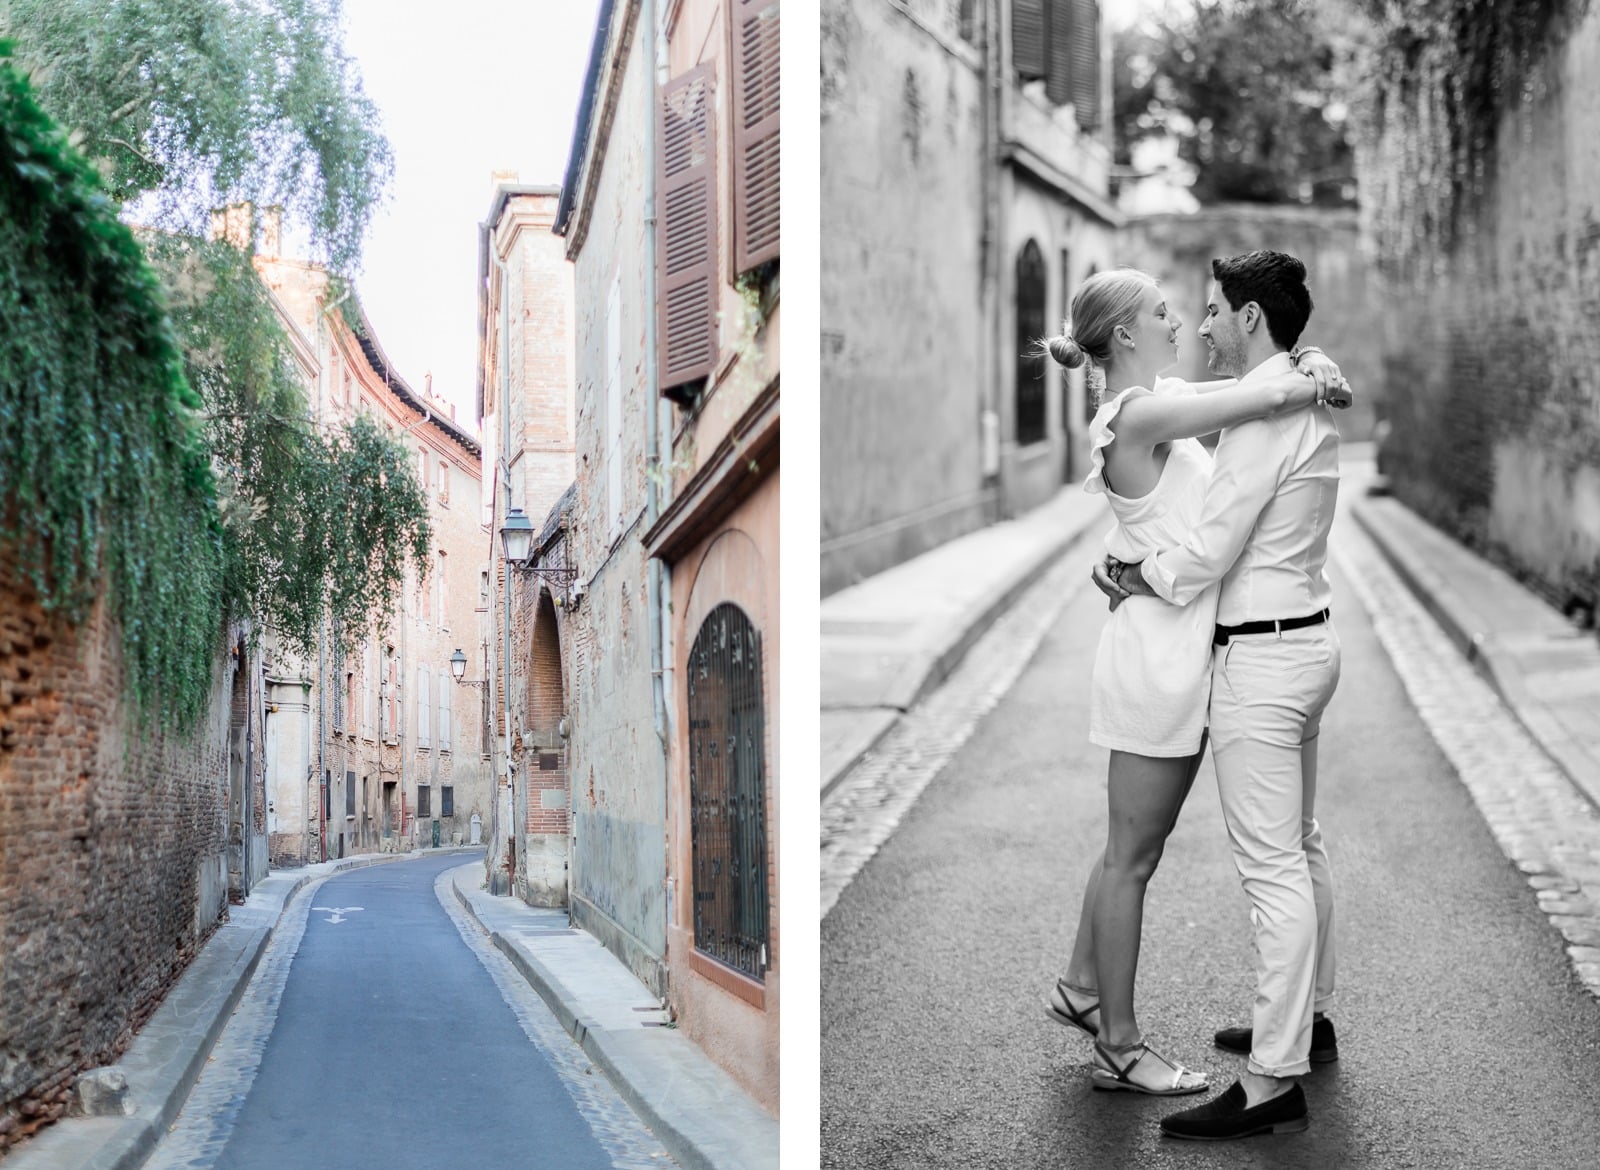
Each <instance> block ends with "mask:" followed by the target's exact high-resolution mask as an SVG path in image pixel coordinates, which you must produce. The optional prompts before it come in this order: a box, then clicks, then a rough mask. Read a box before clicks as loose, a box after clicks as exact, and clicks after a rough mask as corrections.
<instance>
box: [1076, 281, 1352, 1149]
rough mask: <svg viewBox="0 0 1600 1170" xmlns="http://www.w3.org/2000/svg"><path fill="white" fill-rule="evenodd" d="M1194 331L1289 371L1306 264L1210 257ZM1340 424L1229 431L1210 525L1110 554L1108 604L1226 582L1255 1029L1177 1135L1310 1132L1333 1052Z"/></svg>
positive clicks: (1214, 686)
mask: <svg viewBox="0 0 1600 1170" xmlns="http://www.w3.org/2000/svg"><path fill="white" fill-rule="evenodd" d="M1211 271H1212V275H1213V276H1214V277H1215V279H1214V280H1213V281H1212V284H1211V291H1210V297H1209V300H1210V303H1209V304H1208V305H1207V306H1206V319H1205V321H1204V322H1203V323H1202V324H1201V326H1200V331H1199V332H1200V336H1201V337H1202V338H1204V339H1205V341H1206V344H1207V345H1208V346H1209V347H1210V357H1209V359H1208V364H1209V366H1210V368H1211V369H1212V371H1213V372H1215V373H1216V374H1218V375H1219V376H1235V377H1241V378H1242V377H1254V376H1257V375H1262V374H1274V373H1280V372H1288V371H1289V370H1291V369H1293V368H1294V363H1293V358H1292V356H1291V354H1289V353H1288V352H1286V351H1287V350H1288V349H1289V348H1290V347H1291V346H1293V345H1294V344H1295V343H1296V342H1297V341H1299V339H1300V333H1301V330H1303V329H1304V328H1305V324H1306V320H1307V318H1309V317H1310V315H1311V294H1310V292H1309V291H1307V289H1306V285H1305V275H1306V270H1305V265H1303V264H1302V263H1300V261H1299V260H1297V259H1295V258H1294V257H1293V256H1287V255H1284V254H1283V253H1282V252H1268V251H1260V252H1251V253H1249V254H1248V255H1244V256H1234V257H1231V258H1228V259H1221V260H1213V261H1212V263H1211ZM1338 490H1339V432H1338V431H1337V429H1336V428H1335V427H1334V425H1333V418H1332V416H1331V414H1330V413H1329V411H1328V410H1327V409H1325V408H1324V407H1321V406H1309V407H1305V408H1303V409H1301V410H1297V411H1290V412H1287V413H1283V414H1279V415H1275V416H1272V417H1268V418H1262V419H1256V420H1252V421H1249V422H1243V423H1239V424H1237V425H1236V426H1232V427H1229V428H1227V429H1226V430H1224V431H1223V432H1222V436H1221V439H1220V441H1219V442H1218V443H1217V450H1216V456H1215V464H1214V467H1213V470H1212V476H1211V482H1210V485H1209V487H1208V488H1207V491H1206V501H1205V509H1204V511H1203V512H1202V514H1201V518H1200V522H1199V524H1198V525H1197V526H1196V528H1195V529H1194V531H1193V532H1192V533H1191V534H1190V536H1189V539H1188V540H1187V541H1186V542H1185V543H1184V544H1183V545H1182V546H1180V547H1177V548H1171V549H1166V550H1164V551H1162V552H1159V553H1154V554H1152V555H1151V556H1150V557H1148V558H1146V559H1145V561H1144V562H1143V563H1142V564H1134V565H1124V564H1122V563H1121V562H1112V563H1111V564H1110V565H1108V566H1100V567H1098V568H1097V569H1096V570H1095V582H1096V584H1097V585H1099V586H1100V588H1101V589H1102V590H1104V591H1105V592H1106V593H1107V594H1109V595H1110V596H1111V598H1112V607H1113V608H1115V607H1116V605H1117V604H1119V603H1120V601H1121V599H1122V598H1123V597H1125V596H1127V595H1128V594H1129V593H1154V594H1155V595H1156V596H1158V597H1161V598H1163V599H1164V600H1166V601H1169V602H1172V603H1174V604H1177V605H1186V604H1188V603H1189V602H1191V601H1193V600H1194V599H1195V597H1196V596H1198V595H1199V594H1200V593H1201V592H1202V591H1203V590H1204V589H1206V588H1207V587H1208V586H1209V585H1211V584H1212V583H1213V582H1216V581H1221V583H1222V585H1221V593H1220V596H1219V599H1218V604H1217V629H1216V636H1215V638H1214V639H1213V641H1214V646H1213V653H1212V665H1211V710H1210V721H1211V754H1212V759H1213V760H1214V762H1215V764H1216V769H1217V789H1218V792H1219V793H1220V795H1221V798H1222V810H1223V816H1224V819H1225V820H1226V821H1227V825H1228V836H1229V838H1230V839H1231V840H1232V842H1233V857H1234V864H1235V866H1236V867H1237V868H1238V871H1239V879H1240V881H1241V883H1242V884H1243V886H1244V890H1245V893H1246V895H1247V896H1248V897H1249V899H1250V905H1251V915H1250V916H1251V920H1252V922H1253V923H1254V925H1255V946H1256V1002H1255V1013H1254V1019H1253V1021H1252V1027H1250V1028H1225V1029H1223V1030H1222V1031H1220V1032H1218V1033H1217V1036H1216V1041H1217V1044H1218V1046H1220V1047H1222V1048H1228V1049H1232V1050H1234V1051H1239V1052H1248V1053H1249V1054H1250V1061H1249V1064H1248V1066H1247V1068H1246V1071H1245V1072H1244V1073H1242V1074H1241V1075H1240V1078H1239V1080H1238V1081H1236V1082H1235V1083H1234V1084H1233V1085H1232V1086H1230V1087H1229V1088H1228V1090H1227V1091H1226V1092H1224V1093H1223V1094H1222V1095H1221V1096H1220V1097H1217V1098H1214V1099H1213V1100H1211V1101H1208V1102H1206V1103H1205V1104H1203V1105H1200V1106H1197V1107H1196V1108H1194V1109H1188V1110H1185V1111H1184V1112H1182V1113H1176V1114H1173V1115H1172V1116H1170V1117H1167V1118H1165V1119H1163V1121H1162V1122H1161V1129H1162V1132H1164V1133H1167V1134H1170V1135H1172V1136H1173V1137H1181V1138H1194V1139H1202V1140H1220V1139H1225V1138H1235V1137H1245V1136H1248V1135H1249V1134H1253V1133H1284V1132H1290V1131H1298V1130H1303V1129H1305V1128H1306V1126H1307V1125H1308V1124H1309V1121H1308V1117H1307V1111H1306V1100H1305V1094H1304V1092H1303V1091H1302V1090H1301V1088H1300V1083H1299V1081H1298V1080H1297V1079H1296V1078H1298V1077H1299V1076H1301V1075H1302V1074H1304V1073H1306V1072H1309V1071H1310V1067H1311V1065H1310V1062H1311V1061H1312V1060H1316V1061H1318V1062H1323V1061H1330V1060H1336V1059H1338V1047H1337V1044H1336V1042H1335V1039H1334V1035H1333V1022H1332V1021H1331V1020H1329V1019H1327V1017H1326V1016H1324V1015H1323V1012H1324V1011H1325V1010H1326V1008H1327V1007H1328V1005H1329V1003H1330V1001H1331V999H1332V996H1333V975H1334V955H1333V879H1332V874H1331V872H1330V871H1329V868H1328V856H1327V853H1326V852H1325V851H1324V849H1323V845H1322V834H1321V831H1320V830H1319V828H1318V826H1317V821H1316V816H1315V815H1314V812H1313V806H1314V803H1315V798H1316V788H1317V734H1318V731H1319V729H1320V725H1321V719H1322V712H1323V709H1324V708H1325V707H1326V706H1327V705H1328V700H1329V699H1330V698H1332V696H1333V691H1334V688H1335V687H1336V686H1337V685H1338V681H1339V664H1340V650H1339V638H1338V634H1337V633H1336V632H1335V630H1334V628H1333V623H1332V621H1331V619H1330V616H1329V608H1328V607H1329V603H1330V601H1331V600H1332V590H1331V589H1330V587H1329V583H1328V574H1327V557H1328V530H1329V528H1330V527H1331V526H1332V523H1333V509H1334V502H1335V500H1336V498H1337V496H1338Z"/></svg>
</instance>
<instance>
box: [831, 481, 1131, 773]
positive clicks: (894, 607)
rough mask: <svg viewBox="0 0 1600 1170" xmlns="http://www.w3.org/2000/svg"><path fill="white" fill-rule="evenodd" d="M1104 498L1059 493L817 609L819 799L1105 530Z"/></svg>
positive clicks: (1072, 488)
mask: <svg viewBox="0 0 1600 1170" xmlns="http://www.w3.org/2000/svg"><path fill="white" fill-rule="evenodd" d="M1110 517H1111V514H1110V511H1109V509H1108V508H1107V507H1106V504H1105V500H1104V497H1101V496H1091V495H1088V494H1086V493H1085V492H1084V490H1083V487H1082V485H1081V484H1072V485H1069V486H1067V487H1064V488H1062V489H1061V491H1059V492H1058V493H1057V494H1056V496H1055V497H1054V498H1053V499H1052V500H1051V501H1050V502H1049V503H1047V504H1045V505H1043V506H1042V507H1039V508H1036V509H1034V510H1033V511H1032V512H1029V513H1028V514H1027V515H1025V516H1021V517H1018V518H1017V519H1014V520H1007V521H1003V522H1002V523H999V524H994V525H991V526H989V527H988V528H980V529H979V530H977V531H976V532H971V533H968V534H967V535H966V536H961V537H957V538H956V539H955V540H952V541H949V542H948V543H946V544H942V545H940V546H939V547H938V548H936V549H932V550H931V551H929V552H926V553H923V554H922V555H921V556H919V557H915V558H913V559H912V560H909V561H906V562H905V563H904V564H900V565H896V566H894V567H893V568H891V569H888V570H886V571H884V572H882V573H879V574H877V575H876V576H874V577H869V578H868V579H867V580H865V581H862V582H860V583H859V584H856V585H852V586H850V587H849V588H848V589H842V590H840V591H839V592H838V593H835V594H833V595H832V596H830V597H826V598H824V599H823V601H822V767H821V772H822V795H823V796H826V795H827V794H828V792H829V790H830V789H832V788H833V786H834V785H835V784H837V783H838V782H839V780H840V779H842V778H843V777H844V775H845V773H846V772H848V771H849V770H850V769H851V768H852V767H853V766H854V765H855V764H856V762H857V761H858V760H860V759H861V757H862V756H863V755H865V754H866V753H867V752H869V751H871V750H872V748H873V746H874V745H876V744H877V743H878V741H879V740H881V739H882V738H883V737H884V735H886V734H887V733H888V731H889V729H890V728H891V727H893V726H894V724H895V722H896V720H898V719H899V717H900V716H901V714H902V713H904V712H905V711H906V710H907V709H909V708H910V707H911V705H912V704H914V703H915V702H916V701H917V700H918V699H920V698H921V697H922V696H923V695H925V694H927V693H928V692H929V691H931V690H932V689H933V688H934V687H936V686H938V685H939V683H941V682H942V681H944V679H945V678H946V677H947V676H948V675H949V674H950V672H951V671H952V670H954V669H955V668H956V666H957V665H958V664H959V663H960V661H961V659H962V657H963V656H964V655H965V654H966V652H967V650H968V649H969V648H971V646H972V644H973V643H974V642H975V641H977V639H978V637H979V636H980V635H981V634H982V633H983V632H984V631H985V630H986V629H988V628H989V626H990V625H991V624H993V622H994V620H995V619H996V618H998V617H999V616H1000V615H1001V614H1002V613H1004V612H1005V610H1006V608H1007V607H1008V606H1009V605H1010V604H1011V603H1012V602H1013V601H1014V600H1015V599H1016V597H1017V596H1018V595H1019V594H1020V593H1021V592H1022V591H1023V590H1024V589H1026V588H1027V587H1028V585H1030V584H1031V583H1032V582H1033V581H1034V580H1035V579H1036V578H1037V577H1038V576H1039V574H1040V573H1042V572H1044V570H1045V569H1046V568H1048V567H1049V566H1050V565H1051V564H1052V563H1053V562H1054V561H1055V560H1056V559H1057V558H1058V557H1060V556H1061V554H1062V553H1064V552H1066V550H1067V549H1068V548H1070V547H1072V545H1073V544H1074V543H1076V542H1077V541H1078V540H1080V539H1082V538H1083V537H1084V536H1086V535H1088V536H1091V537H1094V538H1098V537H1099V536H1100V535H1101V534H1102V533H1103V532H1105V531H1106V530H1107V529H1108V528H1109V527H1110V524H1111V519H1110Z"/></svg>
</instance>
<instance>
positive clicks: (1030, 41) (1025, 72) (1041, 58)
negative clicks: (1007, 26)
mask: <svg viewBox="0 0 1600 1170" xmlns="http://www.w3.org/2000/svg"><path fill="white" fill-rule="evenodd" d="M1051 3H1052V0H1012V4H1011V66H1012V68H1014V69H1015V70H1016V71H1017V76H1018V77H1020V78H1021V79H1022V80H1023V81H1032V80H1033V79H1034V78H1037V77H1043V76H1044V75H1045V63H1046V61H1047V60H1048V58H1049V45H1048V44H1047V43H1046V41H1045V27H1044V25H1045V15H1044V14H1045V9H1046V7H1047V6H1048V5H1049V4H1051Z"/></svg>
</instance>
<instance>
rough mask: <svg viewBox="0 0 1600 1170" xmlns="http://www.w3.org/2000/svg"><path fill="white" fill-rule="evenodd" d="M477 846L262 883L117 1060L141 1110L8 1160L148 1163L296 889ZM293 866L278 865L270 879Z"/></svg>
mask: <svg viewBox="0 0 1600 1170" xmlns="http://www.w3.org/2000/svg"><path fill="white" fill-rule="evenodd" d="M468 851H476V852H481V849H480V850H469V849H468V848H466V847H463V848H462V849H460V850H457V849H454V848H451V849H439V850H429V851H426V852H412V853H379V854H362V855H360V856H357V857H346V858H341V859H339V860H338V861H335V862H327V863H323V864H327V865H329V866H330V868H329V869H327V870H324V871H322V872H320V873H307V872H304V871H301V872H300V873H299V875H298V877H296V879H295V880H294V881H292V882H288V883H287V884H285V885H281V886H279V887H277V888H274V889H270V890H262V889H261V887H260V886H259V885H258V886H257V888H256V891H254V892H253V895H252V896H254V894H255V893H259V894H261V895H262V897H261V901H260V902H259V903H258V904H256V905H253V906H252V905H251V904H250V903H249V902H248V901H247V902H245V903H244V904H243V905H240V906H231V907H230V908H229V921H228V922H226V923H224V924H223V925H222V926H221V927H219V928H218V929H217V931H216V933H215V934H213V935H212V936H211V938H210V939H208V940H207V941H206V944H205V946H203V947H202V948H200V953H199V954H198V955H196V956H195V957H194V959H193V960H192V961H191V962H190V963H189V966H188V967H187V968H185V970H184V972H183V974H182V975H180V976H179V977H178V981H177V983H175V984H174V985H173V987H172V990H171V991H169V992H168V993H167V997H166V998H165V999H164V1000H163V1001H162V1003H161V1006H160V1007H159V1008H157V1009H156V1012H155V1014H154V1015H153V1016H151V1017H150V1019H149V1020H147V1021H146V1022H145V1025H144V1027H142V1028H140V1029H139V1031H138V1033H137V1034H136V1035H135V1036H134V1038H133V1042H132V1043H131V1044H130V1045H129V1046H128V1049H127V1051H126V1052H124V1053H123V1055H122V1058H121V1059H120V1060H119V1061H117V1063H116V1064H115V1065H113V1066H112V1067H113V1068H118V1069H120V1070H122V1072H123V1073H124V1074H125V1075H126V1076H127V1078H128V1095H129V1097H130V1099H131V1100H132V1101H133V1103H134V1105H135V1107H136V1112H135V1113H134V1114H133V1116H131V1117H125V1118H113V1117H65V1118H62V1119H61V1120H60V1121H58V1122H56V1123H55V1124H54V1125H52V1126H49V1127H48V1128H46V1129H43V1130H41V1131H39V1133H37V1134H36V1135H34V1137H33V1138H31V1139H30V1140H29V1141H27V1142H26V1143H24V1144H23V1145H21V1146H19V1147H18V1148H16V1149H14V1150H13V1151H11V1153H9V1154H8V1155H6V1157H5V1168H6V1170H138V1167H140V1166H142V1165H143V1164H144V1162H145V1160H146V1159H147V1158H149V1157H150V1155H151V1154H152V1153H153V1152H154V1151H155V1148H156V1144H157V1143H158V1142H159V1141H160V1140H161V1137H162V1135H163V1134H165V1133H166V1131H167V1128H168V1127H169V1126H170V1125H171V1124H172V1122H173V1119H174V1118H176V1117H177V1116H178V1113H179V1111H180V1110H181V1109H182V1108H183V1103H184V1101H186V1100H187V1099H188V1096H189V1090H190V1089H192V1088H193V1087H194V1083H195V1081H196V1080H197V1079H198V1078H199V1076H200V1070H201V1069H202V1068H204V1067H205V1063H206V1060H207V1058H208V1057H209V1056H210V1054H211V1049H212V1048H213V1047H214V1046H215V1045H216V1042H217V1038H218V1037H219V1036H221V1035H222V1030H223V1028H224V1027H226V1026H227V1022H228V1018H229V1017H230V1016H231V1015H232V1013H233V1010H234V1008H235V1007H237V1006H238V1003H239V1000H240V999H242V998H243V996H244V992H245V989H246V988H247V987H248V986H249V984H250V978H251V976H252V975H254V974H255V970H256V966H257V964H258V963H260V961H261V955H262V953H263V952H264V951H265V950H266V949H267V943H268V941H269V940H270V939H271V938H272V933H273V931H274V930H275V929H276V927H277V922H278V919H279V918H280V917H282V915H283V911H284V908H285V907H287V906H288V904H289V902H290V901H291V900H292V899H293V898H294V896H295V895H296V894H298V893H299V892H300V891H301V890H302V889H304V888H305V887H306V886H307V885H309V884H310V883H311V882H313V881H315V880H317V879H318V878H322V877H332V876H333V875H335V874H338V873H343V872H344V871H346V870H351V869H361V868H364V867H366V866H369V865H381V864H384V863H386V862H390V861H399V860H401V859H403V858H407V857H428V856H438V855H439V854H443V853H452V852H468ZM307 868H310V867H307ZM293 873H295V871H294V870H273V871H269V876H268V878H266V879H263V880H264V881H269V880H271V877H273V876H277V875H282V876H284V877H287V876H288V875H290V874H293Z"/></svg>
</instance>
